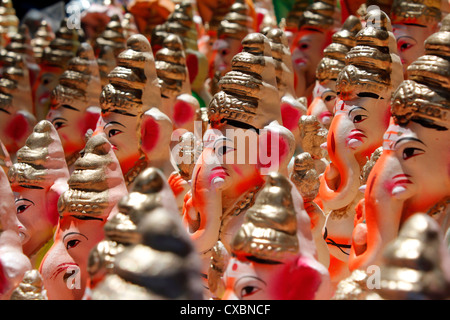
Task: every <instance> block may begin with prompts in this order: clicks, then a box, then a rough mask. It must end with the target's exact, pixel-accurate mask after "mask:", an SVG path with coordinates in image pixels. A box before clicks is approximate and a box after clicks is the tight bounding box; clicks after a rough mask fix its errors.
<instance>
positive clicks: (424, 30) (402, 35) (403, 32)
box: [393, 24, 434, 77]
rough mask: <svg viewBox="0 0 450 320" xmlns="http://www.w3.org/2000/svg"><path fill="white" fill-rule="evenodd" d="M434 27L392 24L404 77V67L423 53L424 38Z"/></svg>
mask: <svg viewBox="0 0 450 320" xmlns="http://www.w3.org/2000/svg"><path fill="white" fill-rule="evenodd" d="M433 30H434V29H432V28H430V27H425V26H419V25H404V24H396V25H393V32H394V36H395V39H396V40H397V51H398V55H399V56H400V58H401V61H402V64H403V73H404V75H405V77H406V68H408V66H409V65H410V64H411V63H412V62H414V61H416V60H417V58H419V57H420V56H423V55H424V54H425V45H424V44H425V40H426V39H427V38H428V37H429V36H430V35H431V34H432V33H433V32H434V31H433Z"/></svg>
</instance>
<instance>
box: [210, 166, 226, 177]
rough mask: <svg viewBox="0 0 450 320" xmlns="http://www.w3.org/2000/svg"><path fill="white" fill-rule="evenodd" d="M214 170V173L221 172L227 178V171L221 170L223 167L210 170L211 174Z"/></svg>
mask: <svg viewBox="0 0 450 320" xmlns="http://www.w3.org/2000/svg"><path fill="white" fill-rule="evenodd" d="M214 170H216V172H221V173H224V174H225V175H227V176H229V174H228V173H227V171H226V170H225V169H224V168H223V167H215V168H212V169H211V172H212V171H214Z"/></svg>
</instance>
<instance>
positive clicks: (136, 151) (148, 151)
mask: <svg viewBox="0 0 450 320" xmlns="http://www.w3.org/2000/svg"><path fill="white" fill-rule="evenodd" d="M108 78H109V83H108V84H107V85H106V86H104V87H103V89H102V92H101V95H100V106H101V109H102V112H101V117H100V118H99V121H98V123H97V128H96V130H95V132H94V135H96V134H98V133H100V132H104V133H105V134H106V137H107V139H108V141H109V142H110V143H111V144H112V146H113V149H114V152H115V154H116V156H117V159H118V160H119V163H120V167H121V169H122V172H123V174H124V177H125V181H126V183H127V185H128V187H129V188H131V187H132V183H133V181H134V179H135V178H136V177H137V175H138V174H139V173H140V172H141V171H142V170H143V169H144V168H146V167H147V166H148V165H149V162H150V163H151V161H152V157H153V155H155V157H156V156H157V158H158V164H160V165H161V166H163V167H161V169H162V170H163V171H164V173H165V174H167V172H171V171H173V167H172V168H170V166H171V163H170V159H169V158H165V159H164V156H167V155H168V154H170V153H169V143H168V141H170V134H171V132H172V130H173V129H172V127H171V126H168V125H167V124H168V123H170V122H171V121H170V119H168V117H167V116H166V115H164V114H163V113H162V112H161V111H160V110H159V109H160V108H161V90H160V86H159V83H158V78H157V74H156V68H155V60H154V58H153V54H152V51H151V46H150V43H149V41H148V40H147V39H146V38H145V37H144V36H143V35H141V34H135V35H132V36H130V37H129V38H128V40H127V49H126V50H124V51H122V52H121V53H120V54H119V55H118V56H117V67H115V68H114V69H113V70H112V71H111V72H110V73H109V75H108ZM167 128H169V129H168V130H167ZM167 137H168V138H167ZM164 144H165V145H164ZM164 150H165V151H167V152H164ZM161 157H162V158H161ZM164 160H165V161H164Z"/></svg>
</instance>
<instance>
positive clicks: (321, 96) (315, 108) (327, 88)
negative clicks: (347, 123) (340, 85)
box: [308, 80, 338, 128]
mask: <svg viewBox="0 0 450 320" xmlns="http://www.w3.org/2000/svg"><path fill="white" fill-rule="evenodd" d="M337 99H338V98H337V94H336V81H332V80H327V81H326V82H325V83H319V82H318V81H316V86H315V87H314V90H313V101H312V103H311V104H310V105H309V107H308V115H313V116H316V117H317V119H318V120H319V122H320V123H322V124H323V125H324V126H325V127H326V128H328V127H329V126H330V124H331V121H332V120H333V117H334V114H333V112H334V106H335V104H336V101H337Z"/></svg>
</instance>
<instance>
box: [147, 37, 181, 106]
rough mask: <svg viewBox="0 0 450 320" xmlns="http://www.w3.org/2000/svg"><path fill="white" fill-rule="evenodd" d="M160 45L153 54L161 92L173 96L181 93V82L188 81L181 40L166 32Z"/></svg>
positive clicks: (168, 96)
mask: <svg viewBox="0 0 450 320" xmlns="http://www.w3.org/2000/svg"><path fill="white" fill-rule="evenodd" d="M162 45H163V48H161V49H160V50H158V52H157V53H156V55H155V60H156V62H155V66H156V72H157V74H158V79H159V84H160V86H161V94H162V95H164V96H166V97H167V98H175V97H176V96H178V95H180V94H181V93H182V87H183V83H184V82H185V81H189V80H188V75H187V73H188V71H187V67H186V56H185V52H184V47H183V42H182V41H181V39H180V37H179V36H177V35H176V34H168V35H167V37H166V38H165V39H164V41H163V43H162Z"/></svg>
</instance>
